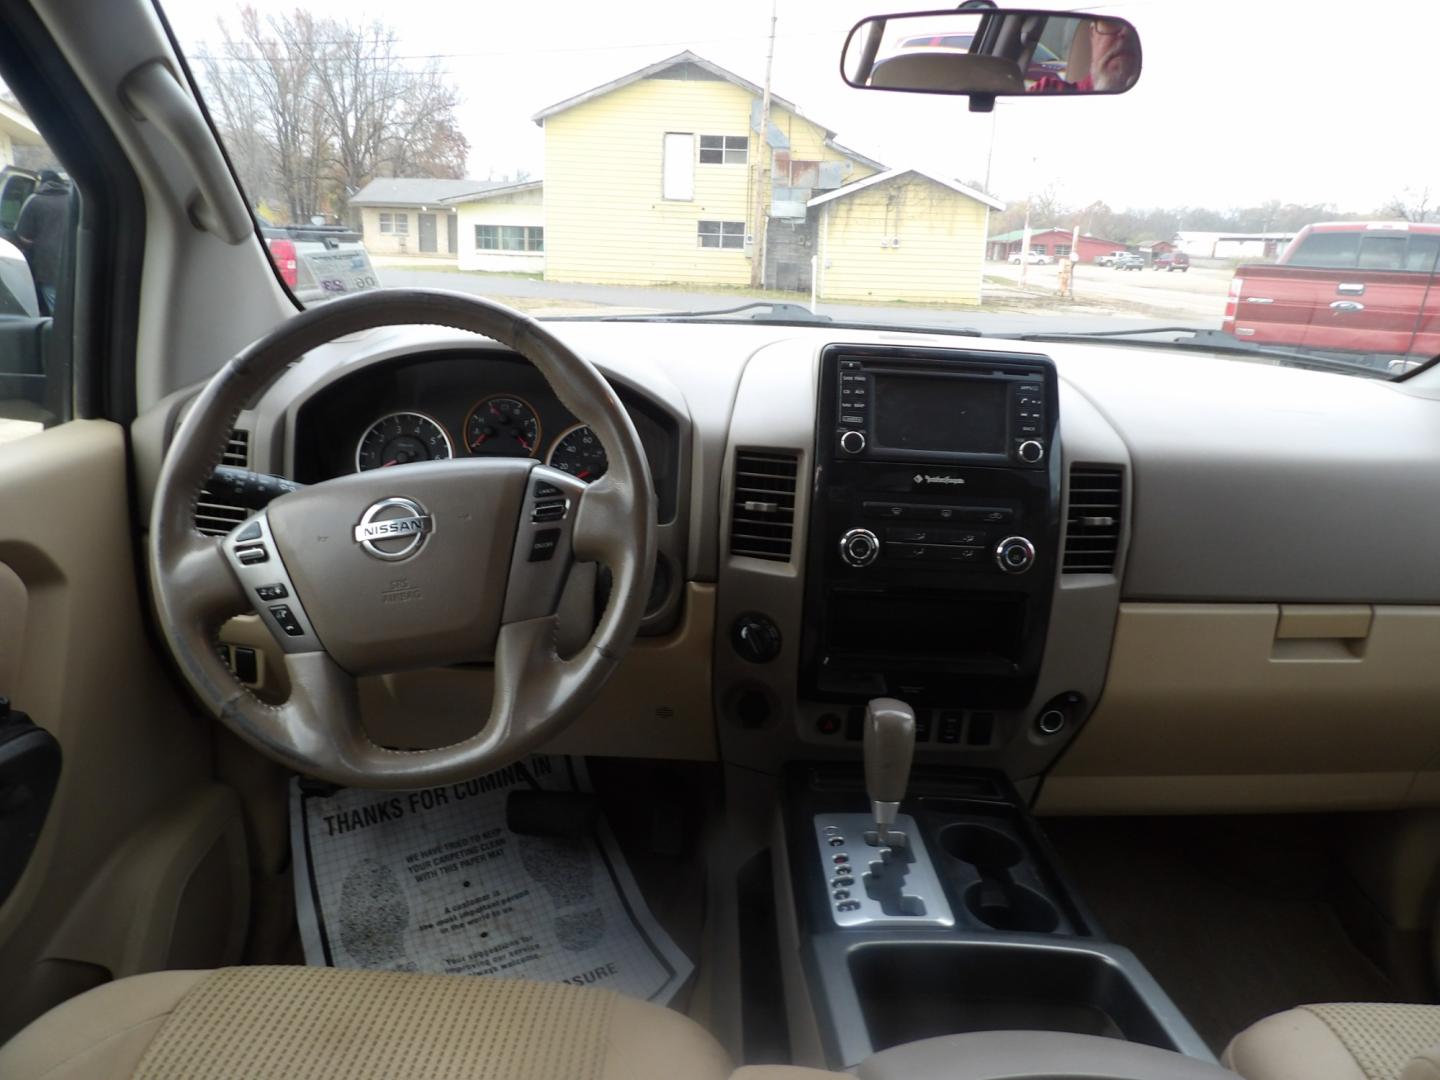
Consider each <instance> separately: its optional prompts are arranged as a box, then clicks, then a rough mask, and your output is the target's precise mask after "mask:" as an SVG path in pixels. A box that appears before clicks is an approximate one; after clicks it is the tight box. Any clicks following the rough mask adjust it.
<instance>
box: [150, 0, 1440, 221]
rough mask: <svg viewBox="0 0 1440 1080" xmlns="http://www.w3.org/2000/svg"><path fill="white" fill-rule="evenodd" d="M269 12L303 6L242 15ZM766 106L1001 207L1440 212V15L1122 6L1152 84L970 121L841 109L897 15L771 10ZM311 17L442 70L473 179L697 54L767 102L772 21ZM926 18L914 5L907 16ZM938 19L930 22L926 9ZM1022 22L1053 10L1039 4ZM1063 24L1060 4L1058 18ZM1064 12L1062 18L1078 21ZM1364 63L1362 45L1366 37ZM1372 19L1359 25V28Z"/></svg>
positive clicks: (203, 36) (788, 5)
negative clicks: (1435, 43) (746, 82)
mask: <svg viewBox="0 0 1440 1080" xmlns="http://www.w3.org/2000/svg"><path fill="white" fill-rule="evenodd" d="M253 2H254V3H255V6H256V7H258V8H259V9H260V10H261V11H262V12H284V11H288V10H293V9H294V8H295V7H296V6H297V4H296V3H295V0H290V2H285V0H253ZM777 2H778V15H779V22H778V29H777V34H776V45H775V74H774V84H773V85H774V90H775V92H776V93H777V94H780V95H781V96H783V97H785V98H788V99H789V100H790V101H793V102H795V103H796V104H797V105H799V106H800V108H801V111H802V112H803V113H805V114H806V115H807V116H809V117H811V118H813V119H815V120H817V121H819V122H820V123H822V124H824V125H825V126H826V127H829V128H831V129H833V130H834V131H835V132H836V138H837V139H838V140H839V141H840V142H841V143H844V144H845V145H847V146H850V147H853V148H854V149H857V150H860V151H862V152H864V153H866V154H868V155H870V156H871V157H876V158H879V159H880V160H881V161H884V162H885V163H886V164H888V165H892V166H896V165H920V166H928V167H930V168H933V169H938V170H941V171H943V172H945V173H947V174H948V175H950V176H954V177H957V178H959V179H962V180H968V179H980V180H983V179H984V177H985V175H986V167H987V158H989V157H990V149H991V143H992V131H993V145H994V153H993V158H991V159H990V179H991V188H992V190H994V191H995V192H996V193H997V194H998V195H999V196H1000V197H1001V198H1005V199H1016V198H1024V197H1025V196H1026V194H1027V193H1029V192H1031V191H1038V190H1040V189H1042V188H1043V187H1045V186H1046V185H1047V184H1053V185H1054V187H1055V189H1056V192H1057V194H1058V195H1059V196H1060V198H1061V199H1062V201H1064V202H1066V203H1070V204H1077V205H1082V204H1086V203H1089V202H1091V201H1092V200H1095V199H1103V200H1105V201H1106V202H1107V203H1109V204H1110V205H1111V206H1112V207H1116V208H1120V207H1126V206H1132V207H1142V206H1157V205H1163V206H1176V205H1182V204H1188V205H1195V206H1213V207H1219V208H1225V207H1230V206H1245V205H1254V204H1256V203H1259V202H1262V201H1264V200H1267V199H1272V198H1275V199H1281V200H1283V201H1286V202H1299V203H1316V202H1330V203H1335V204H1337V205H1338V207H1339V208H1340V209H1341V210H1355V211H1370V210H1373V209H1375V208H1376V207H1377V206H1378V205H1379V204H1381V203H1383V202H1385V201H1386V200H1387V199H1389V198H1390V197H1391V196H1392V195H1394V194H1397V193H1398V192H1399V191H1400V190H1401V189H1402V188H1405V187H1407V186H1409V187H1414V188H1419V187H1423V186H1425V185H1426V184H1427V183H1428V184H1433V185H1434V186H1435V188H1436V190H1437V194H1440V151H1437V149H1436V148H1435V144H1434V136H1433V128H1434V116H1435V111H1434V100H1435V89H1434V88H1435V84H1436V77H1435V73H1434V72H1433V71H1432V70H1431V64H1430V61H1429V60H1428V59H1427V57H1428V56H1429V55H1430V53H1431V50H1429V49H1428V48H1419V47H1418V43H1421V42H1425V43H1428V42H1430V41H1431V40H1433V39H1434V37H1435V36H1436V34H1437V31H1440V8H1436V7H1434V6H1432V5H1431V4H1429V3H1424V2H1421V3H1416V2H1414V0H1368V2H1366V3H1364V4H1363V5H1357V4H1355V3H1353V2H1346V3H1344V4H1343V5H1342V4H1340V3H1328V2H1312V3H1309V4H1306V5H1303V6H1302V5H1299V4H1293V3H1278V2H1276V0H1192V2H1180V0H1125V2H1115V3H1109V4H1097V5H1095V6H1094V7H1092V8H1090V9H1088V10H1097V11H1105V12H1108V13H1111V14H1115V15H1121V16H1123V17H1125V18H1127V19H1129V20H1131V21H1132V22H1133V23H1135V25H1136V26H1137V27H1138V28H1139V31H1140V36H1141V39H1142V41H1143V43H1144V50H1145V69H1144V74H1143V75H1142V76H1141V78H1140V81H1139V83H1138V84H1137V85H1136V87H1135V88H1134V90H1132V91H1131V92H1130V93H1129V94H1126V95H1124V96H1119V97H1093V98H1087V99H1076V98H1053V97H1052V98H1045V99H1011V100H1010V101H1009V102H1006V101H1004V100H1002V101H1001V103H1000V105H999V107H998V108H997V109H996V112H995V113H994V115H993V118H992V117H990V116H983V115H972V114H970V113H969V112H967V110H966V101H965V99H964V98H941V97H931V96H927V95H907V94H894V93H881V92H875V91H863V90H852V89H850V88H848V87H847V86H845V85H844V83H843V82H842V81H841V80H840V77H839V71H838V68H839V63H838V61H839V54H840V49H841V46H842V44H843V42H844V39H845V34H846V32H847V31H848V30H849V28H850V26H851V25H852V24H853V23H854V22H855V21H856V20H857V19H859V18H861V17H863V16H865V15H869V14H874V13H876V12H877V11H887V10H903V9H904V3H903V0H900V2H899V3H893V4H891V5H888V6H887V5H885V4H883V3H878V4H877V2H876V0H777ZM239 6H240V4H239V2H238V0H232V2H229V3H226V2H225V0H169V2H168V3H164V7H165V10H166V13H167V15H168V16H169V18H170V20H171V22H172V25H173V26H174V27H175V30H176V33H177V35H178V36H179V38H180V41H181V43H182V46H183V47H184V48H185V49H186V50H187V52H191V53H197V52H200V51H202V50H203V48H204V46H205V45H206V43H213V42H214V41H216V40H217V38H218V32H217V29H216V18H217V16H224V17H225V18H227V19H228V20H230V21H231V22H232V23H233V21H234V17H235V13H236V11H237V10H238V8H239ZM304 6H305V7H306V8H307V9H309V10H311V11H313V12H315V13H316V14H317V15H332V16H336V17H340V18H348V19H351V20H352V21H354V20H368V19H370V18H372V17H378V18H380V19H383V20H384V21H386V22H387V23H389V24H391V25H393V26H394V27H395V29H396V30H397V31H398V33H399V35H400V37H401V41H402V43H403V46H404V52H405V53H407V54H410V55H414V56H416V57H422V56H432V55H433V56H437V57H439V58H440V61H439V62H440V63H441V64H443V66H444V69H445V70H446V71H447V72H448V73H449V74H450V76H451V77H452V78H453V79H454V81H455V83H456V84H457V85H458V87H459V89H460V91H461V93H462V94H463V96H464V99H465V101H464V105H463V107H462V108H461V110H460V121H461V125H462V127H463V130H464V132H465V134H466V136H467V137H468V138H469V140H470V145H471V153H470V171H471V174H472V175H474V176H478V177H481V178H483V177H485V176H486V175H487V173H489V172H490V171H491V170H493V171H494V173H495V174H496V175H499V174H502V173H509V172H512V171H513V170H515V169H516V168H523V169H527V170H529V171H530V172H531V173H532V174H534V175H543V167H544V144H543V134H542V132H541V129H540V128H538V127H537V126H535V124H534V123H532V122H531V120H530V117H531V115H532V114H534V113H535V112H537V111H538V110H540V109H542V108H544V107H545V106H547V105H550V104H553V103H554V102H556V101H559V100H562V99H564V98H566V97H569V96H571V95H572V94H576V93H579V92H581V91H584V90H587V89H589V88H590V87H592V86H595V85H598V84H600V83H604V82H608V81H610V80H611V79H614V78H617V77H618V76H620V75H623V74H625V73H626V72H629V71H633V70H635V69H637V68H640V67H644V66H645V65H647V64H650V63H653V62H654V61H656V60H659V59H662V58H664V57H666V56H669V55H672V54H673V53H677V52H679V51H681V50H682V49H687V48H688V49H691V50H693V51H694V52H697V53H699V54H700V55H701V56H703V57H705V58H707V59H709V60H712V61H714V62H715V63H718V64H720V65H722V66H724V67H727V68H729V69H730V70H732V71H734V72H736V73H737V74H739V75H742V76H744V77H745V78H747V79H751V80H752V81H754V82H757V83H759V82H761V81H762V80H763V77H764V71H765V51H766V40H767V35H768V33H769V23H770V6H771V0H724V2H723V3H697V2H694V0H638V2H635V3H628V4H627V3H619V4H606V3H603V2H601V3H594V2H589V3H573V2H572V3H559V4H555V3H545V2H543V0H538V2H536V0H521V2H509V0H481V2H469V3H465V4H454V3H445V2H430V3H418V2H406V3H401V2H391V3H375V2H373V0H305V3H304ZM921 6H925V5H921ZM937 6H944V5H937ZM1033 6H1036V7H1055V8H1057V9H1062V6H1061V5H1059V4H1055V3H1053V2H1052V3H1044V2H1043V0H1042V2H1039V3H1034V4H1033ZM1067 6H1068V5H1067ZM1071 9H1072V10H1073V8H1071ZM1362 18H1364V19H1365V20H1366V21H1367V22H1369V24H1370V25H1372V26H1374V27H1375V28H1376V32H1377V34H1378V36H1379V38H1380V39H1381V44H1380V45H1379V46H1377V47H1366V46H1364V45H1360V44H1357V42H1359V41H1360V40H1361V38H1362V36H1363V35H1362V32H1361V31H1362V26H1361V19H1362ZM1372 18H1373V22H1371V21H1370V20H1371V19H1372Z"/></svg>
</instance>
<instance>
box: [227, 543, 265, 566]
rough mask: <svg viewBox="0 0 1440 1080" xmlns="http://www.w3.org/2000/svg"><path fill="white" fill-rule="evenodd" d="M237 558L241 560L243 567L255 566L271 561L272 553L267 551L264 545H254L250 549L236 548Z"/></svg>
mask: <svg viewBox="0 0 1440 1080" xmlns="http://www.w3.org/2000/svg"><path fill="white" fill-rule="evenodd" d="M235 557H236V558H237V559H239V560H240V563H241V565H243V566H254V565H255V564H256V563H262V562H269V561H270V553H269V552H268V551H266V550H265V545H264V544H252V545H250V546H249V547H241V548H236V549H235Z"/></svg>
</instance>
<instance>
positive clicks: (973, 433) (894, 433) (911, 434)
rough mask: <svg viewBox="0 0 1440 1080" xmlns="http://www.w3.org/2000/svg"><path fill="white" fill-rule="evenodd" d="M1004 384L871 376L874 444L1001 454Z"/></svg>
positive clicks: (999, 381)
mask: <svg viewBox="0 0 1440 1080" xmlns="http://www.w3.org/2000/svg"><path fill="white" fill-rule="evenodd" d="M1009 386H1010V383H1009V382H1007V381H1005V380H1003V379H965V378H957V377H955V376H953V375H915V374H905V375H900V374H879V373H877V374H876V375H875V404H874V406H873V408H874V416H875V443H876V445H877V446H883V447H886V448H889V449H894V450H929V451H936V452H940V453H951V454H1004V453H1006V451H1007V449H1008V448H1007V447H1006V445H1005V420H1006V416H1007V414H1008V412H1009V410H1008V409H1007V408H1006V394H1007V393H1008V391H1009Z"/></svg>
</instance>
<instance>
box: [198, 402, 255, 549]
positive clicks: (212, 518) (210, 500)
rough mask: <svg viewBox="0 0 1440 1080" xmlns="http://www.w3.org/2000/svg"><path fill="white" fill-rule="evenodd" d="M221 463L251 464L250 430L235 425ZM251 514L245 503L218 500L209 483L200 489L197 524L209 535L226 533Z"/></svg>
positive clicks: (244, 466)
mask: <svg viewBox="0 0 1440 1080" xmlns="http://www.w3.org/2000/svg"><path fill="white" fill-rule="evenodd" d="M220 464H221V465H231V466H233V467H235V468H237V469H248V468H249V467H250V433H249V432H248V431H244V430H242V429H240V428H236V429H235V430H234V431H232V432H231V433H230V441H229V442H227V443H226V444H225V453H224V454H223V455H221V458H220ZM249 516H250V511H249V510H247V509H246V508H245V507H243V506H231V505H230V504H229V503H224V502H217V501H216V499H215V497H214V496H213V495H212V494H211V493H210V489H209V488H208V487H206V488H202V489H201V491H200V501H199V503H197V504H196V506H195V528H196V529H198V530H200V532H202V533H204V534H205V535H206V536H224V535H225V534H226V533H228V532H229V531H230V530H231V529H233V528H234V527H235V526H236V525H239V524H240V522H242V521H244V520H245V519H246V518H247V517H249Z"/></svg>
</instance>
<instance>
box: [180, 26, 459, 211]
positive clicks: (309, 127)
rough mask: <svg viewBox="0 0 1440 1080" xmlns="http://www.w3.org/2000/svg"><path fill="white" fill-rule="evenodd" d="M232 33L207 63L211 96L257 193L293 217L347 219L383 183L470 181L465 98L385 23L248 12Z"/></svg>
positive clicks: (243, 178)
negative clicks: (407, 53)
mask: <svg viewBox="0 0 1440 1080" xmlns="http://www.w3.org/2000/svg"><path fill="white" fill-rule="evenodd" d="M220 32H221V36H222V38H223V42H222V44H221V45H220V46H219V47H218V49H217V50H216V53H215V55H211V56H206V57H204V58H203V60H202V68H201V71H202V76H203V79H204V82H205V84H206V91H207V93H206V96H207V99H208V100H209V102H210V104H211V107H212V109H213V110H214V113H215V115H216V119H217V122H218V123H219V125H220V127H221V129H222V133H223V134H224V136H225V141H226V145H227V146H228V147H229V150H230V153H231V156H232V159H233V160H234V161H235V165H236V170H237V172H239V174H240V178H241V181H242V183H244V184H245V186H246V190H247V191H249V192H250V194H251V196H252V197H254V198H265V199H269V198H274V199H275V200H276V201H278V202H280V203H282V204H283V205H284V206H285V208H286V211H287V213H288V214H289V215H290V219H291V220H292V221H299V222H303V221H306V220H308V219H309V218H310V217H311V216H312V215H316V214H324V213H331V214H334V213H336V212H338V211H339V209H340V206H339V205H338V204H340V203H343V202H344V201H345V200H347V199H348V198H349V197H350V196H351V195H354V194H355V192H356V191H358V190H359V189H360V188H362V187H364V186H365V185H366V184H367V183H369V182H370V181H371V180H372V179H374V178H375V177H377V176H435V177H460V176H463V175H464V171H465V161H466V158H467V156H468V154H469V149H470V146H469V143H468V141H467V140H466V139H465V136H464V135H463V134H461V132H460V129H459V125H458V124H457V122H456V119H455V110H456V108H457V107H458V105H459V95H458V94H457V93H456V92H455V90H454V89H453V88H452V87H450V86H449V85H448V84H447V83H446V82H445V80H444V78H443V77H442V73H441V72H440V70H439V69H438V68H437V67H436V65H435V63H434V61H431V62H430V63H429V64H427V65H425V66H422V67H415V66H413V65H411V64H410V63H409V62H408V61H407V60H406V58H405V57H404V56H403V55H401V53H400V42H399V38H398V36H397V35H396V33H395V32H394V31H393V30H392V29H390V28H389V27H387V26H385V25H384V24H383V23H381V22H378V21H376V22H372V23H370V24H368V25H358V24H351V23H349V22H343V21H338V20H333V19H325V20H317V19H315V18H314V17H312V16H311V15H309V14H308V13H306V12H305V11H303V10H297V11H296V12H295V13H294V14H292V15H288V16H270V17H264V18H262V17H261V16H260V15H259V14H257V13H256V11H255V10H254V9H253V8H248V7H247V8H245V9H243V10H242V11H241V14H240V21H239V25H238V28H237V32H236V33H235V34H233V35H232V34H231V33H230V31H229V29H227V27H226V26H225V24H224V23H223V22H221V23H220Z"/></svg>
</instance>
